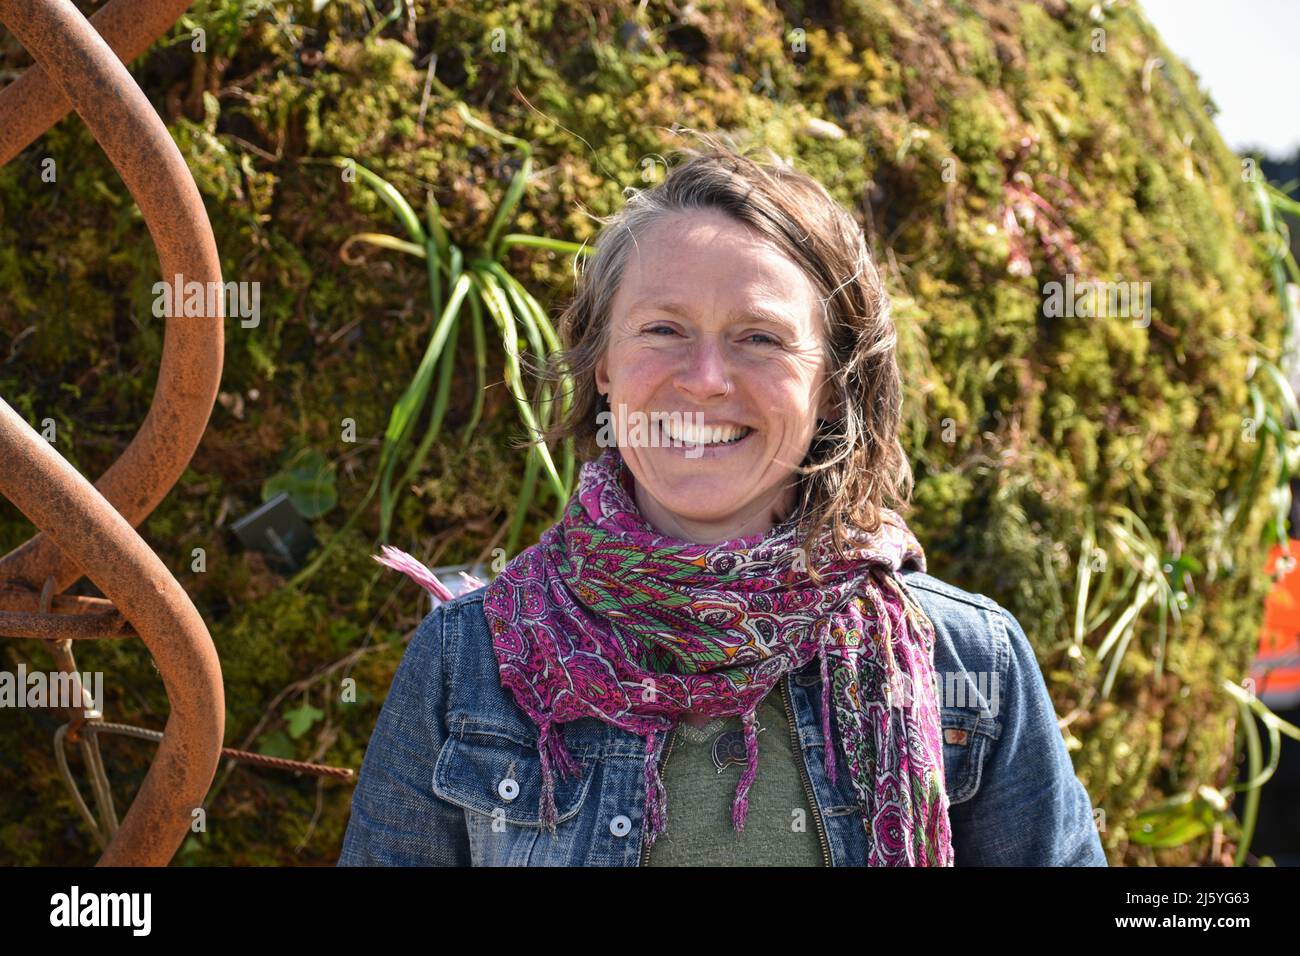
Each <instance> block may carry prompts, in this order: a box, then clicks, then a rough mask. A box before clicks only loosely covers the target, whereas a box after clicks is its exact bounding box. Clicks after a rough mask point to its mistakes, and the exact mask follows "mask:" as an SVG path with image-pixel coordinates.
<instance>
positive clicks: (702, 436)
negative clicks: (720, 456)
mask: <svg viewBox="0 0 1300 956" xmlns="http://www.w3.org/2000/svg"><path fill="white" fill-rule="evenodd" d="M661 424H662V428H663V431H664V434H666V435H667V436H668V437H669V438H670V439H672V440H673V441H677V442H681V443H682V444H685V445H732V444H735V443H736V442H738V441H740V440H741V439H743V438H745V437H746V436H747V435H749V433H750V432H752V431H753V430H754V429H752V428H750V427H748V426H746V425H704V426H702V427H697V426H696V425H694V424H692V423H690V422H687V421H681V420H678V419H675V418H664V419H662V420H661Z"/></svg>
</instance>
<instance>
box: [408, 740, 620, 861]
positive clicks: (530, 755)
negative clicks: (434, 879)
mask: <svg viewBox="0 0 1300 956" xmlns="http://www.w3.org/2000/svg"><path fill="white" fill-rule="evenodd" d="M571 752H572V751H571ZM573 759H574V761H575V763H577V764H578V766H579V768H580V770H581V772H580V774H579V775H578V776H576V777H570V776H565V775H563V774H561V773H560V772H559V770H558V768H556V770H555V775H554V780H555V809H556V813H557V816H558V821H557V827H558V826H560V825H562V824H563V823H564V822H565V821H566V820H571V819H572V818H574V817H575V816H577V814H578V811H579V810H580V809H581V807H582V803H583V800H585V799H586V796H587V791H588V789H589V788H590V787H591V781H592V776H593V772H592V771H593V767H594V763H595V761H594V758H593V757H591V756H588V755H585V754H581V753H573ZM433 792H434V793H435V794H436V795H437V796H438V797H439V798H440V799H442V800H445V801H447V802H448V803H451V804H454V805H456V806H458V807H461V808H462V809H463V810H464V811H465V826H466V829H467V831H468V834H469V846H470V856H471V857H472V859H473V862H474V864H475V865H476V866H524V865H527V864H528V863H529V856H530V854H531V852H532V849H533V846H534V844H535V843H536V841H537V838H538V835H539V834H540V832H541V829H542V820H541V798H542V763H541V756H540V755H539V754H538V752H537V748H536V747H532V746H528V745H525V744H520V743H519V742H517V741H516V740H514V739H512V738H510V737H506V736H500V735H496V734H491V733H481V732H469V733H465V734H464V735H462V736H449V737H448V738H447V740H446V742H445V743H444V745H443V747H442V751H441V752H440V753H439V755H438V761H437V763H436V764H435V765H434V768H433Z"/></svg>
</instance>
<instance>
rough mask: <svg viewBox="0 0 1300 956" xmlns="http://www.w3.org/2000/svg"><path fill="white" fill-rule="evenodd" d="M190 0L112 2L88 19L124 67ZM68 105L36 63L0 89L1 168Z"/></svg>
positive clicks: (183, 10)
mask: <svg viewBox="0 0 1300 956" xmlns="http://www.w3.org/2000/svg"><path fill="white" fill-rule="evenodd" d="M192 2H193V0H112V2H111V3H109V4H108V5H107V6H106V7H104V8H103V9H102V10H99V11H98V12H96V13H95V15H94V16H92V17H91V18H90V25H91V26H93V27H94V28H95V29H96V30H97V31H98V32H99V35H100V36H102V37H103V38H104V42H105V43H107V44H108V45H109V46H110V47H111V48H112V50H113V52H114V53H115V54H116V55H117V58H118V59H119V60H121V61H122V62H123V63H130V62H131V61H132V60H134V59H135V58H136V57H137V56H139V55H140V54H141V53H143V52H144V51H145V50H147V49H148V48H149V44H151V43H153V41H154V40H156V39H158V38H159V37H160V36H162V35H163V34H164V33H166V32H167V31H168V30H169V29H170V28H171V25H172V24H173V23H175V22H176V21H177V20H179V19H180V16H181V14H182V13H184V12H185V11H186V10H188V9H189V8H190V4H191V3H192ZM71 109H72V104H71V103H70V102H68V98H67V97H66V96H64V95H63V90H61V89H60V88H59V86H58V84H57V83H55V82H54V81H53V80H52V79H50V75H49V74H48V73H46V72H45V69H44V68H43V67H42V66H41V65H40V64H39V63H37V64H36V65H34V66H33V67H32V68H31V69H29V70H27V72H25V73H24V74H23V75H22V76H20V77H18V79H16V80H14V81H13V82H12V83H10V84H9V85H8V86H6V87H5V88H4V89H3V90H0V166H3V165H4V164H5V163H7V162H9V160H11V159H13V158H14V157H15V156H17V155H18V154H19V153H21V152H22V151H23V150H24V149H26V148H27V147H28V145H30V144H31V143H32V142H33V141H34V140H35V139H36V137H38V136H40V135H41V134H42V133H44V132H45V131H46V130H47V129H49V128H50V127H51V126H53V125H54V124H55V123H57V122H58V121H59V120H61V119H63V117H65V116H67V115H68V111H69V110H71Z"/></svg>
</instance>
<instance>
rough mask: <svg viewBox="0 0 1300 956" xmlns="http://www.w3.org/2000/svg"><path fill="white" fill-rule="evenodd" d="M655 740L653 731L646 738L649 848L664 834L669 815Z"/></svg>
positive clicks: (646, 829) (646, 809)
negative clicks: (656, 754) (656, 756)
mask: <svg viewBox="0 0 1300 956" xmlns="http://www.w3.org/2000/svg"><path fill="white" fill-rule="evenodd" d="M655 738H656V734H655V732H654V731H653V730H652V731H650V733H648V734H646V738H645V821H646V827H645V831H646V843H647V845H648V846H654V842H655V838H656V837H658V836H659V834H661V833H663V832H664V823H665V818H666V817H667V815H668V793H667V791H666V790H665V789H664V784H663V780H662V779H661V778H660V776H659V765H658V761H657V760H656V759H655Z"/></svg>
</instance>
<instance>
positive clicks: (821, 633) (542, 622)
mask: <svg viewBox="0 0 1300 956" xmlns="http://www.w3.org/2000/svg"><path fill="white" fill-rule="evenodd" d="M703 138H704V139H705V143H706V147H707V148H706V149H704V150H690V149H688V150H684V151H683V152H684V153H685V154H686V156H687V159H686V161H685V162H682V163H681V164H680V165H678V166H676V167H675V168H673V169H672V170H671V171H670V173H669V174H668V176H667V178H666V179H665V180H664V182H662V183H660V184H659V185H657V186H655V187H654V188H652V189H649V190H646V191H642V192H637V193H636V194H635V195H633V197H632V198H631V199H630V200H629V202H628V204H627V206H626V207H625V208H624V209H623V210H622V211H620V212H619V213H618V214H617V215H615V216H613V217H610V218H609V219H608V220H605V221H604V229H603V230H602V232H601V235H600V236H599V238H598V241H597V243H596V250H597V251H596V253H595V255H594V256H592V257H591V258H590V259H589V260H588V262H587V266H586V268H585V270H584V271H583V272H582V273H581V274H580V276H579V281H578V284H577V289H576V291H575V296H574V298H573V301H572V303H571V304H570V306H569V308H568V309H567V310H566V312H565V314H564V316H563V317H562V319H561V321H560V325H559V334H560V337H561V339H562V343H563V346H564V348H563V349H562V350H561V351H560V352H558V353H557V354H556V355H555V356H554V357H553V361H552V364H551V365H550V366H548V368H547V369H546V370H545V372H546V374H545V376H544V379H545V380H546V381H547V382H548V383H549V384H551V385H552V386H562V385H564V384H566V383H568V384H571V387H572V399H573V401H572V402H571V405H570V413H569V414H568V415H566V416H564V417H563V418H562V419H561V420H556V421H552V422H549V423H548V426H549V427H548V429H547V434H546V436H545V437H546V438H547V439H548V440H549V441H554V442H558V441H560V440H562V439H565V438H574V439H575V449H576V450H577V451H578V452H579V453H580V455H581V456H582V458H583V459H584V462H585V463H584V464H583V467H582V471H581V475H580V478H579V483H578V488H577V490H576V492H575V493H574V495H573V496H572V498H571V499H570V500H569V501H568V502H567V504H566V508H565V512H564V515H563V517H562V519H561V520H560V521H559V522H557V523H556V524H555V525H553V526H552V527H551V528H549V529H548V530H547V531H546V532H545V533H544V534H543V535H542V537H541V539H540V540H539V541H538V543H537V544H535V545H533V546H532V547H530V548H528V549H526V550H525V551H524V552H523V553H522V554H520V555H518V556H517V557H515V558H514V559H513V560H511V561H510V562H509V563H508V564H507V565H506V567H505V568H504V569H503V570H502V571H501V573H500V574H499V575H498V576H497V577H496V578H495V579H494V580H492V581H491V582H490V583H489V584H488V585H486V586H484V587H480V588H478V589H477V590H475V591H473V592H471V593H469V594H466V595H462V596H460V597H458V598H455V599H453V600H450V601H446V602H445V603H442V604H440V605H439V606H438V607H436V608H435V609H434V611H433V612H432V613H430V615H429V616H428V617H426V618H425V621H424V623H423V625H422V626H421V628H420V630H419V631H418V632H417V634H416V636H415V638H414V639H413V640H412V643H411V646H410V648H409V649H408V651H407V654H406V656H405V657H404V658H403V661H402V665H401V667H400V668H399V670H398V673H397V676H396V678H395V679H394V683H393V687H392V690H391V691H390V693H389V696H388V699H387V700H386V701H385V704H384V708H383V711H382V713H381V716H380V720H379V725H378V726H377V727H376V730H375V734H374V736H373V738H372V740H371V743H370V746H369V748H368V749H367V751H366V757H365V762H364V764H363V766H362V770H361V777H360V783H359V785H358V788H357V791H356V793H355V795H354V798H353V804H352V819H351V821H350V823H349V826H348V832H347V836H346V838H345V840H344V846H343V854H342V856H341V857H340V861H339V862H340V863H341V864H413V863H416V864H418V863H426V864H443V865H466V864H511V865H520V864H522V865H593V866H594V865H604V866H610V865H613V866H627V865H631V866H636V865H638V864H647V865H679V864H706V865H707V864H800V865H817V864H823V865H827V866H861V865H868V866H950V865H954V864H962V865H968V864H969V865H980V864H984V865H988V864H1014V865H1050V864H1057V865H1105V856H1104V855H1103V853H1102V850H1101V843H1100V840H1099V837H1098V834H1097V831H1096V829H1095V827H1094V824H1093V816H1092V809H1091V805H1090V801H1089V798H1088V795H1087V793H1086V792H1085V791H1084V789H1083V786H1082V785H1081V784H1080V783H1079V780H1078V779H1077V778H1076V777H1075V776H1074V771H1073V768H1072V766H1071V763H1070V758H1069V755H1068V753H1067V751H1066V748H1065V743H1064V740H1063V739H1062V737H1061V734H1060V731H1059V729H1058V728H1057V724H1056V720H1055V715H1054V713H1053V711H1052V705H1051V700H1050V698H1049V697H1048V694H1047V688H1046V685H1045V683H1044V681H1043V677H1042V674H1041V672H1040V671H1039V669H1038V665H1037V663H1036V661H1035V659H1034V655H1033V651H1032V649H1031V648H1030V646H1029V643H1028V641H1027V640H1026V638H1025V635H1024V632H1023V631H1022V630H1021V628H1020V626H1019V624H1018V623H1017V622H1016V620H1015V619H1014V618H1013V617H1012V616H1011V615H1010V614H1008V613H1007V612H1006V611H1005V610H1003V609H1002V608H1000V607H999V606H998V605H997V604H996V603H994V602H993V601H991V600H990V599H989V598H987V597H984V596H982V595H977V594H970V593H968V592H966V591H963V590H961V589H959V588H955V587H952V586H950V585H947V584H944V583H942V582H940V581H937V580H935V579H934V578H932V577H930V576H928V575H927V574H925V573H924V572H925V568H926V561H925V554H924V551H923V550H922V548H921V545H920V542H919V541H917V539H916V538H915V537H914V536H913V534H912V532H911V531H910V529H909V528H908V526H907V523H906V521H905V520H904V519H903V518H902V516H901V515H900V514H899V513H898V512H897V511H895V510H894V508H895V507H903V506H905V505H906V503H907V497H908V495H909V494H910V491H911V471H910V467H909V464H908V462H907V459H906V457H905V456H904V454H903V451H902V447H901V445H900V443H899V440H898V426H899V420H900V412H901V408H900V406H901V400H902V399H901V396H902V389H901V383H900V376H899V371H898V366H897V363H896V359H895V354H894V350H895V331H894V326H893V323H892V320H891V319H890V315H889V307H888V299H887V298H886V296H885V294H884V291H883V289H882V287H881V283H880V280H879V277H878V275H877V273H876V270H875V268H874V266H873V265H872V263H871V260H870V257H869V255H868V253H867V250H866V247H865V244H864V242H863V237H862V232H861V230H860V229H859V228H858V226H857V224H856V223H855V222H854V221H853V218H852V217H851V216H850V215H849V214H848V212H846V211H845V210H844V209H842V208H841V207H840V206H838V205H837V204H836V203H835V202H834V201H833V200H832V199H831V197H830V196H829V195H828V194H827V192H826V191H825V189H824V188H823V187H822V186H821V185H820V184H818V183H817V182H815V181H814V180H812V179H811V178H809V177H807V176H805V175H803V174H801V173H799V172H797V171H795V170H794V169H792V168H791V167H790V166H788V165H787V164H785V163H782V162H780V161H779V160H777V161H776V162H774V163H772V164H770V165H760V164H759V163H757V162H755V161H753V160H752V159H751V158H749V157H748V156H746V155H743V154H742V153H740V152H737V151H736V150H735V149H733V148H731V147H730V146H729V145H724V144H722V143H721V142H719V141H717V140H716V139H712V138H709V137H703ZM559 406H560V403H559V402H556V403H555V404H554V405H553V406H552V408H557V407H559ZM611 419H612V422H613V424H614V425H615V426H616V427H614V428H612V429H611V428H609V427H605V426H607V425H609V424H610V421H611ZM647 421H649V422H652V423H654V424H653V427H650V428H645V427H641V426H643V424H644V423H645V422H647ZM611 435H613V436H615V437H614V438H613V439H612V440H611V439H610V437H609V436H611ZM763 731H768V732H767V733H765V734H763V736H762V745H761V747H760V745H759V739H760V736H759V735H760V733H761V732H763ZM760 751H761V753H762V755H763V762H762V765H761V768H760V763H759V755H760ZM670 756H672V757H674V758H675V759H674V761H673V762H672V763H671V766H670V762H669V759H668V758H669V757H670ZM810 822H811V826H810V825H809V823H810ZM629 837H631V839H629Z"/></svg>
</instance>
